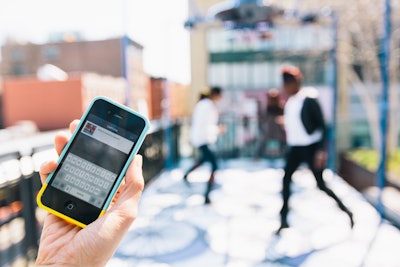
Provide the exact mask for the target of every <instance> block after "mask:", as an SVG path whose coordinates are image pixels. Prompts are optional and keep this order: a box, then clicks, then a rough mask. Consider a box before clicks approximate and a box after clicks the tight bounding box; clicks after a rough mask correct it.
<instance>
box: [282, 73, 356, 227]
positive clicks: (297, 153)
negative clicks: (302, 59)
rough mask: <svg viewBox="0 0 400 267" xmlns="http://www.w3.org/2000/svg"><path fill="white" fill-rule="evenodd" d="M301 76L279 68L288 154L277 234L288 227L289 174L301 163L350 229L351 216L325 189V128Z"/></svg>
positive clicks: (318, 109)
mask: <svg viewBox="0 0 400 267" xmlns="http://www.w3.org/2000/svg"><path fill="white" fill-rule="evenodd" d="M302 78H303V77H302V74H301V71H300V69H299V68H297V67H295V66H286V67H283V68H282V79H283V90H284V91H285V93H286V94H287V95H288V97H289V99H288V101H287V102H286V105H285V108H284V126H285V131H286V141H287V144H288V151H287V155H286V166H285V175H284V177H283V188H282V197H283V205H282V209H281V211H280V217H281V218H280V219H281V225H280V227H279V229H278V231H277V233H278V234H279V233H280V231H281V230H282V229H284V228H288V227H289V224H288V222H287V215H288V212H289V198H290V194H291V191H290V185H291V182H292V175H293V173H294V172H295V171H296V169H297V168H298V167H299V165H300V164H301V163H307V165H308V167H309V168H310V169H311V171H312V173H313V175H314V177H315V179H316V182H317V186H318V188H319V189H320V190H322V191H324V192H325V193H326V194H327V195H328V196H330V197H331V198H333V199H334V200H335V201H336V203H337V205H338V206H339V208H340V209H341V210H342V211H344V212H345V213H346V214H347V215H348V216H349V219H350V226H351V228H353V225H354V221H353V214H352V213H351V212H350V211H349V209H348V208H347V207H346V206H345V205H344V204H343V202H342V201H341V200H340V199H339V198H338V197H337V196H336V194H335V193H334V192H333V191H332V190H331V189H329V188H328V187H327V185H326V184H325V181H324V179H323V176H322V174H323V170H324V168H325V164H326V152H325V145H326V144H325V142H326V127H325V121H324V118H323V114H322V111H321V107H320V105H319V103H318V101H317V100H316V99H315V97H312V96H309V94H308V93H307V89H306V88H301V82H302Z"/></svg>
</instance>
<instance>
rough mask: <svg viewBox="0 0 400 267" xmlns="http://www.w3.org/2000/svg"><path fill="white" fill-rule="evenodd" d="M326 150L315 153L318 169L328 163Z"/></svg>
mask: <svg viewBox="0 0 400 267" xmlns="http://www.w3.org/2000/svg"><path fill="white" fill-rule="evenodd" d="M326 158H327V155H326V152H325V151H317V153H315V159H314V160H315V162H314V164H315V167H316V168H317V169H323V168H325V164H326Z"/></svg>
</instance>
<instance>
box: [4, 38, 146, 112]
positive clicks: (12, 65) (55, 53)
mask: <svg viewBox="0 0 400 267" xmlns="http://www.w3.org/2000/svg"><path fill="white" fill-rule="evenodd" d="M1 52H2V62H1V75H2V76H3V77H5V78H7V77H24V76H33V75H36V73H37V71H38V69H39V68H40V67H41V66H43V65H45V64H52V65H54V66H57V67H58V68H60V69H62V70H63V71H65V72H66V73H68V74H74V73H79V72H92V73H97V74H99V75H109V76H112V77H123V78H125V79H126V81H127V85H126V97H125V100H124V101H123V102H124V103H125V104H127V105H129V106H131V107H133V108H135V109H139V108H140V104H139V103H142V102H143V101H147V80H148V75H147V74H145V72H144V69H143V46H141V45H140V44H138V43H137V42H135V41H133V40H131V39H129V38H128V37H120V38H113V39H107V40H98V41H74V42H55V43H46V44H32V43H25V44H20V43H6V44H5V45H3V46H2V49H1Z"/></svg>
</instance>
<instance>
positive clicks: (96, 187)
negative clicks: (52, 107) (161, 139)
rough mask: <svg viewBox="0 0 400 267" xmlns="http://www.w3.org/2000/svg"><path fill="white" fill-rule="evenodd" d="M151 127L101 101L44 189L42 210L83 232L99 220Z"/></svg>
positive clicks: (119, 107) (86, 117) (88, 113)
mask: <svg viewBox="0 0 400 267" xmlns="http://www.w3.org/2000/svg"><path fill="white" fill-rule="evenodd" d="M148 128H149V122H148V120H147V119H146V118H145V117H143V116H142V115H140V114H138V113H136V112H134V111H133V110H131V109H129V108H127V107H125V106H123V105H120V104H118V103H116V102H114V101H112V100H110V99H108V98H105V97H97V98H95V99H94V100H93V101H92V102H91V103H90V105H89V107H88V109H87V110H86V111H85V113H84V115H83V116H82V118H81V120H80V123H79V125H78V126H77V128H76V130H75V131H74V133H73V135H72V137H71V139H70V140H69V142H68V143H67V145H66V146H65V148H64V150H63V152H62V153H61V155H60V158H59V160H58V166H57V168H56V169H55V170H54V171H53V172H52V173H51V174H50V175H49V176H48V178H47V180H46V182H45V183H44V184H43V186H42V188H41V189H40V191H39V193H38V196H37V203H38V205H39V207H41V208H43V209H45V210H47V211H49V212H50V213H52V214H54V215H56V216H58V217H61V218H63V219H65V220H66V221H68V222H71V223H73V224H76V225H78V226H80V227H82V228H84V227H86V226H87V225H88V224H90V223H91V222H93V221H95V220H96V219H97V218H98V217H100V216H101V215H103V214H104V213H105V211H106V210H107V208H108V206H109V205H110V203H111V201H112V199H113V197H114V195H115V193H116V192H117V190H118V187H119V185H120V183H121V181H122V180H123V178H124V175H125V172H126V170H127V168H128V166H129V164H130V162H131V161H132V159H133V157H134V155H135V154H136V153H137V152H138V150H139V148H140V146H141V144H142V143H143V140H144V138H145V136H146V132H147V130H148Z"/></svg>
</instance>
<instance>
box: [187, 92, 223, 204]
mask: <svg viewBox="0 0 400 267" xmlns="http://www.w3.org/2000/svg"><path fill="white" fill-rule="evenodd" d="M221 98H222V90H221V88H219V87H212V88H211V90H210V94H209V96H208V97H204V96H202V97H201V98H200V101H199V102H198V103H197V104H196V106H195V107H194V110H193V115H192V126H191V129H190V142H191V143H192V145H193V146H195V147H197V148H198V149H199V151H200V154H201V156H200V158H199V160H198V161H197V162H196V163H195V164H194V165H193V167H191V168H190V169H189V170H188V171H187V172H186V174H185V175H184V176H183V180H184V181H185V182H186V183H188V180H187V177H188V175H189V174H190V173H191V172H192V171H194V170H195V169H197V168H198V167H199V166H200V165H202V164H203V163H205V162H210V164H211V174H210V178H209V179H208V182H207V188H206V192H205V194H204V202H205V204H209V203H210V198H209V194H210V192H211V190H212V187H213V185H214V179H215V171H216V170H217V169H218V164H217V157H216V155H215V153H214V152H213V151H212V148H211V147H212V146H213V145H214V144H215V143H216V141H217V138H218V135H219V134H220V133H221V132H222V131H224V128H223V126H220V125H218V119H219V114H218V109H217V106H216V103H217V102H218V101H219V100H220V99H221Z"/></svg>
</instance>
